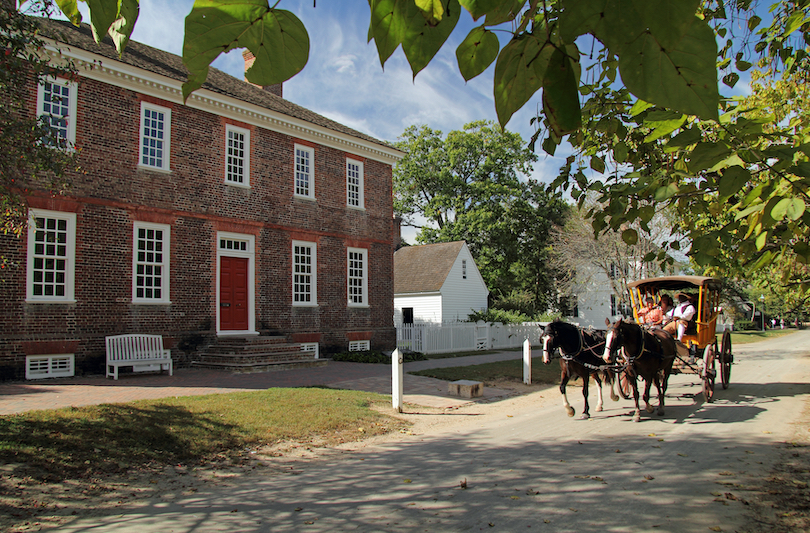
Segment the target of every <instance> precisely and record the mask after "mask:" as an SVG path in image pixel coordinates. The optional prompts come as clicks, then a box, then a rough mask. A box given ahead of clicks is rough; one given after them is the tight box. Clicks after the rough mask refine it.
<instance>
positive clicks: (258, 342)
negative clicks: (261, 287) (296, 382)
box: [192, 336, 326, 373]
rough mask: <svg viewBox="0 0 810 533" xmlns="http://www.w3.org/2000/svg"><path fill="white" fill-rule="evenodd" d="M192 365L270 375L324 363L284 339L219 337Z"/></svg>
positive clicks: (279, 337) (278, 337) (324, 362)
mask: <svg viewBox="0 0 810 533" xmlns="http://www.w3.org/2000/svg"><path fill="white" fill-rule="evenodd" d="M199 357H200V358H199V360H197V361H194V362H192V366H193V367H196V368H208V369H212V370H223V371H228V372H238V373H253V372H272V371H277V370H290V369H292V368H302V367H304V368H306V367H313V366H323V365H325V364H326V361H325V360H322V359H315V358H314V357H313V354H312V353H311V352H302V351H301V345H300V344H295V343H289V342H287V339H286V337H281V336H275V337H271V336H258V337H221V338H218V339H217V340H216V341H215V342H214V343H213V344H211V345H210V346H208V347H207V348H206V349H205V350H204V351H203V352H202V353H201V354H200V356H199Z"/></svg>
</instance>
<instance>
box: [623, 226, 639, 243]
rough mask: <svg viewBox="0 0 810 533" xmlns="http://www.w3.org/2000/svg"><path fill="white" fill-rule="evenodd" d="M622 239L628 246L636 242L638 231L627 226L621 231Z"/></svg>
mask: <svg viewBox="0 0 810 533" xmlns="http://www.w3.org/2000/svg"><path fill="white" fill-rule="evenodd" d="M622 240H623V241H624V242H625V243H626V244H627V245H628V246H633V245H634V244H636V243H637V242H638V232H637V231H636V230H634V229H633V228H628V229H626V230H624V231H623V232H622Z"/></svg>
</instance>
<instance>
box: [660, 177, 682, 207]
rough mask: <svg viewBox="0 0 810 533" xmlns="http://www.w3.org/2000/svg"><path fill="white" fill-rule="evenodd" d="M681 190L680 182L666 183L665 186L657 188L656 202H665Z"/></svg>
mask: <svg viewBox="0 0 810 533" xmlns="http://www.w3.org/2000/svg"><path fill="white" fill-rule="evenodd" d="M679 192H680V189H679V188H678V184H677V183H675V182H671V183H668V184H666V185H664V186H663V187H658V189H656V191H655V196H654V198H655V201H656V202H663V201H665V200H669V199H670V198H672V197H673V196H675V195H676V194H678V193H679Z"/></svg>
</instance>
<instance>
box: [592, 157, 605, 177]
mask: <svg viewBox="0 0 810 533" xmlns="http://www.w3.org/2000/svg"><path fill="white" fill-rule="evenodd" d="M591 168H592V169H594V170H595V171H597V172H599V173H600V174H604V173H605V161H604V160H603V159H602V158H601V157H599V156H596V155H594V156H591Z"/></svg>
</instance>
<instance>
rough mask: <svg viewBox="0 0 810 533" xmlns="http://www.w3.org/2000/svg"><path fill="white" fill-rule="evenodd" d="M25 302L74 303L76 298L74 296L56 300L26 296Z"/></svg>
mask: <svg viewBox="0 0 810 533" xmlns="http://www.w3.org/2000/svg"><path fill="white" fill-rule="evenodd" d="M25 303H27V304H75V303H76V300H75V299H74V298H71V299H65V300H57V299H53V298H27V299H26V300H25Z"/></svg>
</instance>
